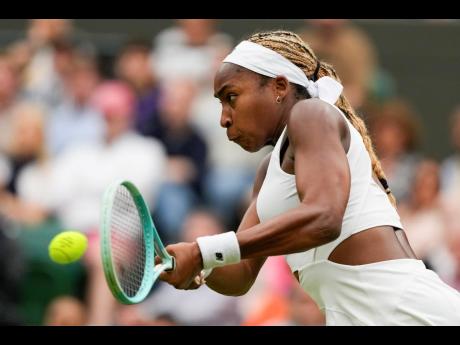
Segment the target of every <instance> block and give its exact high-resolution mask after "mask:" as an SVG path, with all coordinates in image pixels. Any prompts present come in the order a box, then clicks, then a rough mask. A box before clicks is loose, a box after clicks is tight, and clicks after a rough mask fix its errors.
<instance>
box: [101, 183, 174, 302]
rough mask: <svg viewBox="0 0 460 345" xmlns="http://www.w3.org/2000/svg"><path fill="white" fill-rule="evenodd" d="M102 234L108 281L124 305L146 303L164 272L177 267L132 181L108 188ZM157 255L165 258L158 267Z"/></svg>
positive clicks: (105, 195)
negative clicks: (156, 263) (146, 298)
mask: <svg viewBox="0 0 460 345" xmlns="http://www.w3.org/2000/svg"><path fill="white" fill-rule="evenodd" d="M100 231H101V256H102V263H103V268H104V274H105V278H106V280H107V284H108V286H109V288H110V290H111V292H112V294H113V295H114V297H115V298H116V299H117V300H118V301H120V302H121V303H124V304H135V303H140V302H142V301H143V300H144V299H145V297H146V296H147V295H148V293H149V292H150V290H151V288H152V286H153V284H154V283H155V281H156V280H157V279H158V276H159V275H160V273H161V272H163V271H167V270H173V269H174V268H175V259H174V257H173V256H171V255H169V254H168V253H167V252H166V250H165V247H164V245H163V243H162V242H161V239H160V237H159V236H158V232H157V230H156V228H155V225H154V224H153V220H152V218H151V216H150V212H149V209H148V207H147V204H146V203H145V201H144V198H143V197H142V195H141V193H140V192H139V190H138V189H137V188H136V186H135V185H134V184H133V183H131V182H129V181H117V182H115V183H113V184H111V185H110V186H109V187H108V188H107V189H106V191H105V193H104V197H103V201H102V213H101V228H100ZM155 255H158V256H159V257H160V258H161V259H162V262H161V263H160V264H158V265H155Z"/></svg>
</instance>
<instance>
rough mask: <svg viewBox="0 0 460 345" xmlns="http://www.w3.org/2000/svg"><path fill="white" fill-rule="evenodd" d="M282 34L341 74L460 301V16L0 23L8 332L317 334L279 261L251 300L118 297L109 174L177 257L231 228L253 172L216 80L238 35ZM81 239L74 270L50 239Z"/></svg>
mask: <svg viewBox="0 0 460 345" xmlns="http://www.w3.org/2000/svg"><path fill="white" fill-rule="evenodd" d="M273 29H288V30H292V31H294V32H296V33H298V34H299V35H301V37H302V38H303V39H304V40H305V41H306V42H307V43H308V44H310V46H311V47H312V48H313V50H314V51H315V53H316V54H317V56H318V57H320V58H321V59H322V60H324V61H327V62H329V63H332V64H333V65H334V67H335V68H336V70H337V72H338V74H339V76H340V78H341V80H342V83H343V85H344V93H345V95H346V96H347V97H348V99H349V100H350V102H351V104H352V105H353V106H354V108H355V109H356V110H357V112H358V113H359V114H360V115H361V116H362V117H363V119H364V120H365V121H366V124H367V125H368V128H369V131H370V133H371V137H372V139H373V142H374V146H375V148H376V150H377V152H378V155H379V157H380V159H381V161H382V164H383V168H384V170H385V172H386V174H387V176H388V178H389V183H390V186H391V187H392V189H393V192H394V194H395V195H396V197H397V199H398V210H399V212H400V215H401V219H402V222H403V225H404V226H405V230H406V233H407V235H408V237H409V240H410V242H411V244H412V246H413V248H414V250H415V252H416V254H417V255H418V256H419V258H420V259H422V260H423V261H424V262H425V264H426V265H427V266H428V267H429V268H431V269H433V270H434V271H436V272H437V273H438V274H439V275H440V276H441V278H442V279H443V280H444V281H446V282H447V283H448V284H449V285H451V286H453V287H454V288H456V289H460V222H459V220H460V78H459V77H460V41H459V37H460V21H459V20H440V19H437V20H426V19H425V20H382V19H380V20H339V19H334V20H324V19H323V20H319V19H315V20H299V19H296V20H288V19H275V20H264V19H254V20H249V19H237V20H230V19H221V20H210V19H181V20H173V19H151V20H148V19H135V20H128V19H126V20H123V19H116V20H115V19H114V20H111V19H100V20H96V19H85V20H83V19H81V20H80V19H73V20H65V19H40V20H39V19H36V20H13V19H2V20H1V21H0V324H3V325H322V324H324V319H323V317H322V314H321V313H320V311H319V310H318V308H317V306H316V304H315V303H314V302H313V300H312V299H311V298H310V297H309V296H308V295H307V294H305V293H304V292H303V291H302V290H301V288H300V287H299V285H298V283H297V282H296V281H295V280H294V279H293V278H292V276H291V274H290V271H289V268H288V267H287V265H286V263H285V262H284V259H283V258H282V257H272V258H270V259H269V260H268V261H267V263H266V264H265V266H264V267H263V269H262V271H261V274H260V276H259V277H258V279H257V281H256V283H255V285H254V286H253V288H252V289H251V290H250V292H249V293H248V294H246V295H245V296H241V297H227V296H222V295H219V294H217V293H215V292H213V291H212V290H210V289H208V288H207V287H206V286H204V287H202V288H200V289H198V290H193V291H180V290H175V289H174V288H172V287H170V286H168V285H165V284H162V283H158V284H156V285H155V286H154V289H153V290H152V292H151V294H150V295H149V297H148V298H147V299H146V301H145V302H143V303H141V304H139V305H135V306H123V305H120V304H119V303H117V302H116V301H115V300H114V298H113V297H112V296H111V294H110V292H109V290H108V288H107V286H106V283H105V278H104V275H103V271H102V267H101V260H100V256H99V234H98V224H99V211H100V200H101V196H102V193H103V191H104V188H105V187H106V186H107V185H108V184H109V183H110V182H111V181H112V180H114V179H117V178H125V179H128V180H131V181H133V182H134V183H135V184H136V185H137V186H138V187H139V189H140V190H141V192H142V193H143V195H144V196H145V197H146V199H147V202H148V204H149V206H150V209H151V213H152V216H153V217H154V220H155V223H156V225H157V227H158V228H159V231H160V236H161V237H162V238H163V239H164V242H166V244H169V243H173V242H177V241H193V240H194V239H195V238H196V237H198V236H203V235H207V234H216V233H220V232H224V231H229V230H235V229H236V228H237V226H238V224H239V221H240V219H241V217H242V215H243V212H244V210H245V208H246V207H247V204H248V201H249V197H250V192H251V188H252V181H253V178H254V174H255V169H256V168H257V165H258V163H259V161H260V159H261V158H262V157H263V156H264V155H265V154H266V153H267V152H269V151H270V149H271V148H268V147H267V148H264V149H263V150H261V152H258V153H255V154H250V153H247V152H245V151H243V150H242V149H241V148H240V147H239V146H237V145H236V144H234V143H231V142H228V141H227V139H226V136H225V132H224V130H223V129H221V128H220V126H219V118H220V104H219V101H218V100H217V99H215V98H214V97H213V76H214V73H215V71H216V70H217V68H218V67H219V65H220V62H221V61H222V59H223V58H224V57H225V56H226V55H227V54H228V53H229V52H230V51H231V49H232V48H233V47H234V46H235V45H236V44H237V43H238V42H239V41H240V40H242V39H244V38H246V37H247V36H249V35H250V34H252V33H254V32H257V31H261V30H273ZM65 229H75V230H78V231H82V232H84V233H85V234H86V235H87V236H88V238H89V249H88V251H87V253H86V254H85V256H84V257H83V259H82V260H81V261H79V262H76V263H73V264H70V265H66V266H62V265H58V264H56V263H53V262H51V261H50V259H49V257H48V243H49V241H50V240H51V238H52V237H53V236H54V235H56V234H57V233H59V232H60V231H63V230H65Z"/></svg>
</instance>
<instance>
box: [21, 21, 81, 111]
mask: <svg viewBox="0 0 460 345" xmlns="http://www.w3.org/2000/svg"><path fill="white" fill-rule="evenodd" d="M72 32H73V25H72V21H70V20H68V19H32V20H30V22H29V27H28V30H27V41H28V44H29V46H30V47H31V50H32V56H31V58H30V61H29V63H28V65H27V67H26V69H25V75H24V77H25V79H24V90H25V92H26V94H27V96H28V97H30V98H31V99H33V100H37V101H40V102H44V103H45V104H47V105H48V106H54V105H56V104H57V102H58V101H59V100H60V99H61V97H62V89H63V88H62V75H61V74H60V72H62V70H60V69H59V67H61V66H62V64H61V63H60V62H61V61H62V58H63V57H64V56H68V55H67V53H68V49H67V48H65V49H61V47H62V48H63V47H68V46H69V44H70V39H71V36H72Z"/></svg>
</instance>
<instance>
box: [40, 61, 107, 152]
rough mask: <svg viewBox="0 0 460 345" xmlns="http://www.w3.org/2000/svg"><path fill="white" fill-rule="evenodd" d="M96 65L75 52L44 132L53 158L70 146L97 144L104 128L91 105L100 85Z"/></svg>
mask: <svg viewBox="0 0 460 345" xmlns="http://www.w3.org/2000/svg"><path fill="white" fill-rule="evenodd" d="M99 78H100V77H99V73H98V70H97V66H96V62H95V61H94V60H93V59H92V58H90V57H88V56H84V55H78V54H77V53H74V55H73V58H72V60H71V65H70V71H69V73H68V75H67V77H66V78H65V80H64V85H65V96H64V97H63V98H62V100H61V101H60V103H59V105H58V106H57V107H56V108H55V109H54V111H53V112H52V114H51V118H50V120H49V124H48V129H47V141H48V147H49V152H50V153H51V154H52V155H53V156H56V155H58V154H60V153H62V152H63V151H65V150H66V149H68V148H69V147H70V146H71V145H74V144H79V143H80V144H81V143H86V144H90V143H95V144H97V143H100V142H102V141H103V140H104V132H105V130H106V125H105V123H104V120H103V119H102V116H101V115H100V114H99V112H98V111H97V109H95V108H94V106H92V105H91V104H90V99H91V96H92V94H93V92H94V90H95V89H96V87H97V85H98V84H99Z"/></svg>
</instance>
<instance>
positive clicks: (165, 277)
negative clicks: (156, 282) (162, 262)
mask: <svg viewBox="0 0 460 345" xmlns="http://www.w3.org/2000/svg"><path fill="white" fill-rule="evenodd" d="M158 278H159V279H160V280H162V281H164V282H166V283H169V284H171V274H169V273H168V272H165V271H163V272H161V273H160V275H159V276H158Z"/></svg>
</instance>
